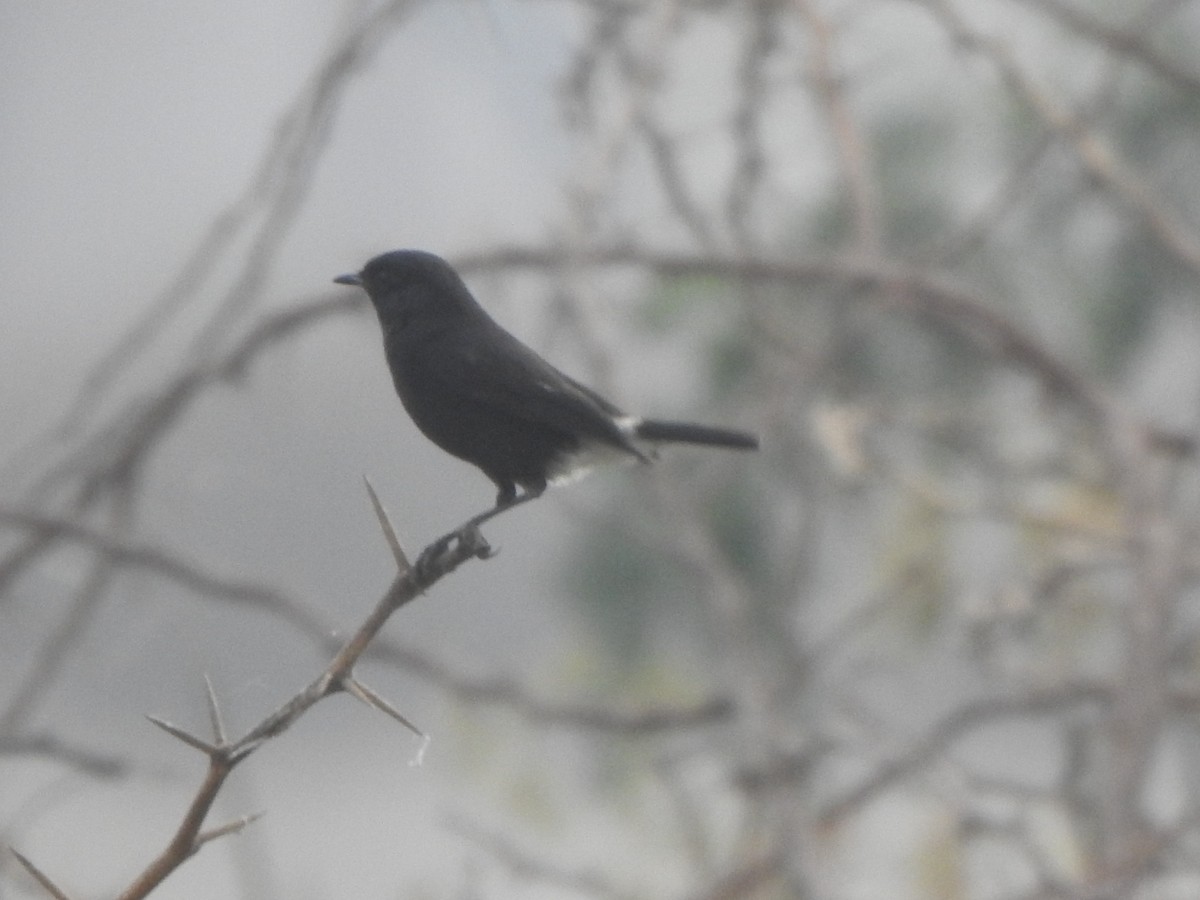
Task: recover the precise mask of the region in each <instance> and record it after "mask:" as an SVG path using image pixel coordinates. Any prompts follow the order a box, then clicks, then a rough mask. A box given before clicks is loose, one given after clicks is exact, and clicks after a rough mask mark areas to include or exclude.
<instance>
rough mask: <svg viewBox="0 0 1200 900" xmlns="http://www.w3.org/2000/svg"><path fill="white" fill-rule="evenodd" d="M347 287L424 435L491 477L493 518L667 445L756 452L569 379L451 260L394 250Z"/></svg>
mask: <svg viewBox="0 0 1200 900" xmlns="http://www.w3.org/2000/svg"><path fill="white" fill-rule="evenodd" d="M334 281H335V282H337V283H338V284H351V285H359V286H361V287H363V288H364V289H365V290H366V292H367V295H368V296H369V297H370V298H371V302H372V303H373V304H374V306H375V311H376V312H377V313H378V314H379V324H380V326H381V327H382V329H383V348H384V353H385V354H386V356H387V364H388V368H389V369H391V372H392V381H393V383H394V384H395V385H396V393H398V394H399V395H400V400H401V402H402V403H403V404H404V408H405V409H406V410H408V414H409V415H410V416H412V420H413V421H414V422H415V423H416V424H417V427H418V428H420V429H421V431H422V432H424V434H425V436H426V437H427V438H429V439H430V440H431V441H433V442H434V443H435V444H437V445H438V446H439V447H441V448H442V449H443V450H445V451H446V452H448V453H452V454H454V455H455V456H457V457H458V458H459V459H464V460H466V461H467V462H469V463H473V464H474V465H476V466H478V467H479V468H480V469H482V470H483V473H484V474H485V475H487V477H488V478H490V479H491V480H492V481H493V482H495V484H496V487H497V488H498V489H499V493H498V494H497V496H496V510H497V511H499V510H501V509H504V508H507V507H508V506H511V505H512V504H513V503H515V502H517V501H518V497H517V487H518V486H520V487H521V488H522V489H523V490H524V491H525V494H524V495H523V497H522V498H521V499H528V498H532V497H536V496H537V495H539V494H541V493H542V492H543V491H544V490H545V489H546V485H547V484H555V483H560V482H563V481H568V480H570V479H571V478H572V477H574V476H577V475H579V474H582V473H583V472H585V471H587V470H588V469H590V468H591V467H592V466H593V465H595V464H596V463H598V462H602V461H604V459H605V458H606V457H607V458H613V457H616V458H624V459H625V460H629V461H639V462H649V461H650V460H651V459H652V458H653V457H654V451H655V445H657V444H660V443H679V444H704V445H708V446H713V447H731V448H734V449H738V450H754V449H757V447H758V438H756V437H755V436H754V435H752V434H747V433H746V432H744V431H731V430H728V429H725V428H710V427H707V426H704V425H692V424H689V423H685V422H663V421H658V420H655V419H639V418H636V417H634V416H628V415H626V414H625V413H623V412H621V410H619V409H617V407H615V406H613V405H612V404H611V403H609V402H608V401H607V400H605V399H604V398H603V397H601V396H600V395H598V394H597V393H596V392H595V391H593V390H590V389H589V388H586V387H584V386H583V385H582V384H580V383H579V382H577V381H575V380H573V379H571V378H569V377H568V376H566V375H564V374H563V373H562V372H560V371H558V369H556V368H554V366H552V365H550V363H548V362H546V361H545V360H544V359H542V358H541V357H540V356H538V355H537V354H536V353H534V352H533V351H532V350H530V349H529V348H528V347H526V346H525V345H524V344H522V343H521V342H520V341H518V340H517V339H516V338H515V337H513V336H512V335H511V334H509V333H508V332H507V331H505V330H504V329H503V328H501V327H500V326H499V325H498V324H496V322H495V321H494V320H493V319H492V317H491V316H489V315H488V314H487V313H486V312H484V310H483V307H481V306H480V305H479V303H478V302H476V300H475V298H474V297H473V296H472V295H471V292H470V290H468V289H467V286H466V284H464V283H463V280H462V278H460V277H459V275H458V273H457V272H455V271H454V269H453V268H451V267H450V264H449V263H447V262H446V261H445V260H444V259H442V258H441V257H439V256H435V255H434V254H432V253H426V252H424V251H421V250H396V251H394V252H392V253H384V254H383V255H381V256H377V257H375V258H374V259H372V260H371V261H370V262H368V263H367V264H366V265H365V266H364V267H363V269H362V271H361V272H358V273H357V274H351V275H341V276H339V277H337V278H335V279H334Z"/></svg>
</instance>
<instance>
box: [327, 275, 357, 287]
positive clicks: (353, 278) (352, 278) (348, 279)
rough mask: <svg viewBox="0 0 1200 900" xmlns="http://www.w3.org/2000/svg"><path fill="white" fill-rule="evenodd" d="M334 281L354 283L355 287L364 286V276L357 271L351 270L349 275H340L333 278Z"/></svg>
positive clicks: (336, 282) (337, 282)
mask: <svg viewBox="0 0 1200 900" xmlns="http://www.w3.org/2000/svg"><path fill="white" fill-rule="evenodd" d="M333 283H334V284H350V285H354V286H355V287H362V277H361V276H360V275H358V274H357V273H355V272H351V273H350V274H349V275H339V276H338V277H337V278H335V279H333Z"/></svg>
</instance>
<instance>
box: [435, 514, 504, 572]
mask: <svg viewBox="0 0 1200 900" xmlns="http://www.w3.org/2000/svg"><path fill="white" fill-rule="evenodd" d="M497 552H498V551H496V550H494V549H493V548H492V545H491V544H489V543H488V542H487V538H485V537H484V536H483V532H482V531H480V530H479V526H478V525H474V524H472V523H467V524H466V525H463V526H462V527H461V528H457V529H455V530H454V531H451V532H448V533H447V534H443V535H442V536H441V537H440V538H438V539H437V540H436V541H434V542H433V543H432V544H430V545H429V546H428V547H426V548H425V549H424V550H422V551H421V555H420V556H419V557H418V558H417V563H416V566H415V568H416V570H417V576H418V577H419V578H421V579H423V580H424V579H426V578H428V576H430V575H433V574H435V573H441V572H443V571H444V570H445V569H446V568H447V567H448V565H449V564H450V563H451V560H452V559H457V560H458V561H459V562H462V561H464V560H467V559H470V558H471V557H475V558H477V559H490V558H491V557H493V556H495V555H496V553H497Z"/></svg>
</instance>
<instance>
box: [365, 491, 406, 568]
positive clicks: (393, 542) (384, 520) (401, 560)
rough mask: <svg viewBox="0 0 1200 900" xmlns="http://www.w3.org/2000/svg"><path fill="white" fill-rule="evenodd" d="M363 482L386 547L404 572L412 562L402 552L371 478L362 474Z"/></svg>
mask: <svg viewBox="0 0 1200 900" xmlns="http://www.w3.org/2000/svg"><path fill="white" fill-rule="evenodd" d="M363 484H365V485H366V486H367V494H369V495H370V497H371V507H372V508H373V509H374V510H375V518H376V519H378V520H379V527H380V528H382V529H383V536H384V538H386V539H387V543H388V547H390V548H391V550H392V556H393V557H394V558H395V560H396V567H397V568H398V569H399V570H400V574H401V575H403V574H405V573H406V572H407V571H408V570H409V569H411V568H412V563H410V562H409V561H408V554H406V553H405V552H404V548H403V547H401V546H400V538H398V537H396V529H395V528H394V527H393V525H392V520H391V519H389V518H388V514H387V510H386V509H384V508H383V503H381V502H380V500H379V495H378V494H377V493H375V488H374V487H373V486H372V485H371V479H369V478H367V476H366V475H364V476H363Z"/></svg>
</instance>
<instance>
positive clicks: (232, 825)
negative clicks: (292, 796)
mask: <svg viewBox="0 0 1200 900" xmlns="http://www.w3.org/2000/svg"><path fill="white" fill-rule="evenodd" d="M264 815H265V813H261V812H256V813H251V814H250V815H248V816H242V817H241V818H238V819H234V820H233V821H232V822H226V823H225V824H224V825H218V826H217V827H216V828H210V829H208V830H207V831H202V832H200V833H199V834H198V835H196V846H197V847H199V846H200V845H201V844H207V843H208V842H209V841H215V840H216V839H217V838H221V837H225V835H227V834H238V833H239V832H241V831H242V830H243V829H244V828H245V827H246V826H247V825H249V824H250V823H251V822H257V821H258V820H259V819H261V818H262V817H263V816H264Z"/></svg>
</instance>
